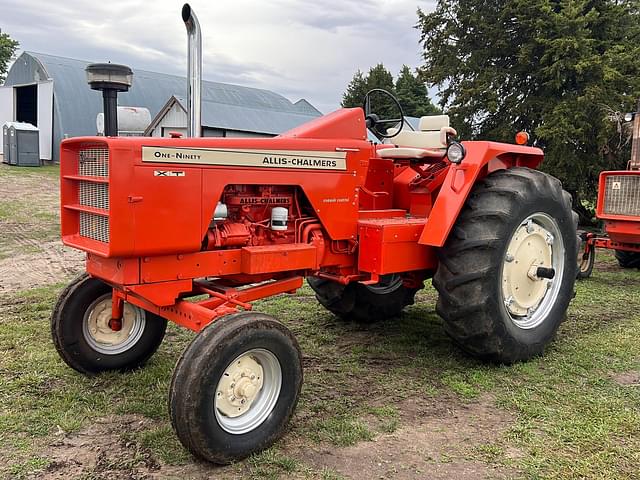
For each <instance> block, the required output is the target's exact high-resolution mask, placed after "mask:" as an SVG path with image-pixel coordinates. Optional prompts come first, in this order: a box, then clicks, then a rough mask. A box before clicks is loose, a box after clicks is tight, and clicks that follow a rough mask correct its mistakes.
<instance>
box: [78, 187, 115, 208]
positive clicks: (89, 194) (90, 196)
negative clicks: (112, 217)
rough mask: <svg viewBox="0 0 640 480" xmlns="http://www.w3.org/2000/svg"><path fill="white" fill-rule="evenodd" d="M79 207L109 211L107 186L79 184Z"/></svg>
mask: <svg viewBox="0 0 640 480" xmlns="http://www.w3.org/2000/svg"><path fill="white" fill-rule="evenodd" d="M80 205H84V206H86V207H93V208H102V209H103V210H109V185H108V184H106V183H92V182H85V181H82V182H80Z"/></svg>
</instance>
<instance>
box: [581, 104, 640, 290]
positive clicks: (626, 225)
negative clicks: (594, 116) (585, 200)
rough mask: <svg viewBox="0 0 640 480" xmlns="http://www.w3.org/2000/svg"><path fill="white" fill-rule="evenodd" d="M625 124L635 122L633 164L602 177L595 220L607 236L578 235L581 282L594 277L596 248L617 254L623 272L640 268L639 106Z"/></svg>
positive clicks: (604, 173) (627, 117)
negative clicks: (602, 224) (613, 251)
mask: <svg viewBox="0 0 640 480" xmlns="http://www.w3.org/2000/svg"><path fill="white" fill-rule="evenodd" d="M625 121H627V122H633V124H632V134H631V135H632V143H631V160H630V161H629V163H628V167H627V170H612V171H608V172H602V173H601V174H600V181H599V186H598V201H597V204H596V217H597V218H598V219H599V220H602V221H603V223H604V230H605V232H606V235H597V234H595V233H589V232H583V231H581V232H579V236H580V240H581V242H582V248H580V249H579V250H580V251H579V257H578V278H588V277H589V276H591V273H592V271H593V264H594V261H595V257H596V248H608V249H613V250H615V256H616V260H617V261H618V264H619V265H620V266H621V267H622V268H640V103H639V104H638V111H637V112H632V113H627V114H626V115H625Z"/></svg>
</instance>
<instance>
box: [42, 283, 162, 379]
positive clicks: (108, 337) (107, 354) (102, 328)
mask: <svg viewBox="0 0 640 480" xmlns="http://www.w3.org/2000/svg"><path fill="white" fill-rule="evenodd" d="M111 292H112V288H111V287H110V286H109V285H107V284H106V283H104V282H103V281H102V280H99V279H97V278H92V277H90V276H89V275H88V274H86V273H85V274H83V275H80V276H79V277H78V278H76V279H75V280H74V281H72V282H71V283H70V284H69V285H68V286H67V287H66V288H65V289H64V290H63V291H62V293H61V294H60V296H59V297H58V301H57V303H56V305H55V307H54V309H53V312H52V314H51V336H52V339H53V343H54V345H55V347H56V350H57V351H58V354H59V355H60V357H61V358H62V360H64V361H65V363H66V364H67V365H69V366H70V367H71V368H73V369H75V370H77V371H78V372H80V373H84V374H87V375H92V374H96V373H100V372H104V371H109V370H120V371H123V370H131V369H135V368H138V367H140V366H142V365H144V364H145V363H146V361H147V360H148V359H149V358H150V357H151V356H152V355H153V354H154V353H155V351H156V350H157V349H158V347H159V346H160V344H161V343H162V339H163V338H164V333H165V330H166V328H167V321H166V320H165V319H164V318H162V317H159V316H158V315H154V314H153V313H151V312H147V311H145V310H143V309H141V308H139V307H136V306H134V305H131V304H129V303H126V302H125V305H124V313H123V318H122V328H121V329H120V330H119V331H113V330H112V329H111V328H110V327H109V326H108V321H109V320H110V318H111Z"/></svg>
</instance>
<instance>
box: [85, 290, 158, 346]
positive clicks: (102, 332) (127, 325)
mask: <svg viewBox="0 0 640 480" xmlns="http://www.w3.org/2000/svg"><path fill="white" fill-rule="evenodd" d="M110 320H111V293H107V294H105V295H102V296H101V297H99V298H98V299H96V300H94V302H93V303H92V304H91V305H89V308H87V310H86V311H85V314H84V319H83V321H82V334H83V336H84V339H85V341H86V342H87V343H88V344H89V346H90V347H91V348H92V349H94V350H95V351H96V352H99V353H102V354H104V355H118V354H120V353H124V352H126V351H127V350H129V349H130V348H132V347H133V346H134V345H135V344H136V343H138V341H139V340H140V337H142V333H143V332H144V327H145V324H146V315H145V311H144V310H143V309H141V308H139V307H136V306H134V305H131V304H130V303H127V302H125V304H124V308H123V313H122V328H121V329H120V330H118V331H115V330H113V329H112V328H111V327H110V326H109V321H110Z"/></svg>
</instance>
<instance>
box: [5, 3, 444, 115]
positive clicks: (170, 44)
mask: <svg viewBox="0 0 640 480" xmlns="http://www.w3.org/2000/svg"><path fill="white" fill-rule="evenodd" d="M182 4H183V2H182V1H179V0H178V1H169V0H155V1H154V0H147V1H143V0H102V1H95V0H94V1H90V2H89V1H81V0H65V1H64V2H59V1H51V0H21V1H19V2H18V1H15V0H0V29H2V31H3V32H5V33H8V34H9V35H10V36H11V37H12V38H14V39H16V40H18V41H19V42H20V48H21V49H24V50H31V51H35V52H40V53H48V54H52V55H60V56H64V57H71V58H77V59H81V60H88V61H96V62H98V61H111V62H113V63H124V64H126V65H130V66H132V67H134V68H141V69H145V70H152V71H157V72H164V73H172V74H178V75H184V74H185V71H186V48H187V47H186V44H187V41H186V33H185V28H184V24H183V23H182V20H181V17H180V11H181V8H182ZM434 4H435V1H423V0H358V1H352V0H320V1H318V0H313V1H311V0H262V1H260V0H192V1H191V6H192V8H193V9H194V11H195V12H196V14H197V16H198V19H199V21H200V25H201V27H202V30H203V76H204V78H205V79H207V80H214V81H219V82H227V83H237V84H240V85H246V86H252V87H258V88H266V89H270V90H274V91H276V92H278V93H280V94H282V95H284V96H286V97H287V98H289V99H290V100H292V101H296V100H298V99H299V98H302V97H304V98H306V99H307V100H309V101H310V102H311V103H313V104H314V105H315V106H316V107H317V108H319V109H320V110H322V111H324V112H328V111H331V110H333V109H335V108H336V107H337V106H338V105H339V103H340V99H341V95H342V92H343V91H344V89H345V88H346V86H347V84H348V83H349V81H350V80H351V78H352V76H353V74H354V72H355V71H356V69H358V68H359V69H361V70H363V71H367V70H368V69H369V67H371V66H372V65H375V64H376V63H378V62H382V63H384V64H385V66H387V68H389V69H390V70H391V72H392V73H393V74H394V76H395V75H397V72H398V70H399V69H400V67H401V66H402V64H407V65H409V66H411V67H416V66H418V65H419V64H420V46H419V44H418V40H419V33H418V31H417V30H416V29H415V28H413V26H414V25H415V23H416V20H417V16H416V10H417V8H418V7H420V8H422V9H423V10H425V11H430V10H432V9H433V8H434ZM134 81H135V80H134Z"/></svg>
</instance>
